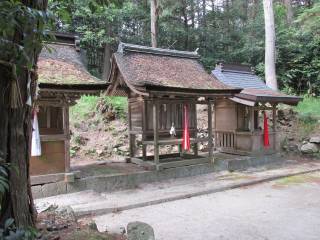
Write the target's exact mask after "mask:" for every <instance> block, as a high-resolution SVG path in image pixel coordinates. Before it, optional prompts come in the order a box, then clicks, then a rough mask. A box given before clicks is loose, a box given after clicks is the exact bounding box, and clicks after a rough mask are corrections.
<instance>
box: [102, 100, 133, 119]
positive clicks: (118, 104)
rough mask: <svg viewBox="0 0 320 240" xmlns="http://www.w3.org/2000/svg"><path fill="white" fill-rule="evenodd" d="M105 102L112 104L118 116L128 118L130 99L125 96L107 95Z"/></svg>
mask: <svg viewBox="0 0 320 240" xmlns="http://www.w3.org/2000/svg"><path fill="white" fill-rule="evenodd" d="M104 102H105V104H107V105H109V106H112V108H113V110H114V111H115V112H116V114H117V116H119V117H121V118H126V116H127V114H126V112H127V108H128V100H127V98H125V97H105V99H104Z"/></svg>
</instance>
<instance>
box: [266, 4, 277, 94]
mask: <svg viewBox="0 0 320 240" xmlns="http://www.w3.org/2000/svg"><path fill="white" fill-rule="evenodd" d="M263 10H264V22H265V79H266V84H267V86H268V87H270V88H271V89H274V90H278V82H277V77H276V62H275V59H276V56H275V54H276V45H275V38H276V33H275V27H274V15H273V4H272V0H263Z"/></svg>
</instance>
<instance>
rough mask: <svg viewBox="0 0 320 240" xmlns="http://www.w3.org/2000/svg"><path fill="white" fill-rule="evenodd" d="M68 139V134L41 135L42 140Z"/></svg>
mask: <svg viewBox="0 0 320 240" xmlns="http://www.w3.org/2000/svg"><path fill="white" fill-rule="evenodd" d="M66 139H68V136H67V135H66V134H48V135H40V140H41V142H54V141H65V140H66Z"/></svg>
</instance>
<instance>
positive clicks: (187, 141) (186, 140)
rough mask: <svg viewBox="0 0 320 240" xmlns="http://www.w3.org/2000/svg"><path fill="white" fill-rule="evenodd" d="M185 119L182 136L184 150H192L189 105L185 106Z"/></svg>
mask: <svg viewBox="0 0 320 240" xmlns="http://www.w3.org/2000/svg"><path fill="white" fill-rule="evenodd" d="M183 115H184V119H183V135H182V149H183V150H186V151H189V150H190V134H189V114H188V108H187V105H184V114H183Z"/></svg>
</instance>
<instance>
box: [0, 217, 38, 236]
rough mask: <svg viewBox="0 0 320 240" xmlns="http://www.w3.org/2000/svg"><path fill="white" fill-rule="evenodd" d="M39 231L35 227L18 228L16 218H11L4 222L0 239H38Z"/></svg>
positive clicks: (0, 230) (0, 231)
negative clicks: (15, 222) (15, 223)
mask: <svg viewBox="0 0 320 240" xmlns="http://www.w3.org/2000/svg"><path fill="white" fill-rule="evenodd" d="M36 236H37V231H36V230H35V229H31V228H27V229H23V228H18V229H17V228H16V227H15V225H14V220H13V219H12V218H9V219H7V220H6V222H5V224H4V228H3V229H2V228H0V239H3V240H33V239H36Z"/></svg>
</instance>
